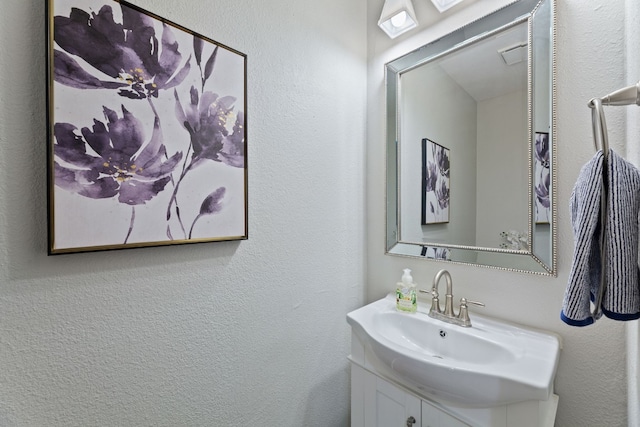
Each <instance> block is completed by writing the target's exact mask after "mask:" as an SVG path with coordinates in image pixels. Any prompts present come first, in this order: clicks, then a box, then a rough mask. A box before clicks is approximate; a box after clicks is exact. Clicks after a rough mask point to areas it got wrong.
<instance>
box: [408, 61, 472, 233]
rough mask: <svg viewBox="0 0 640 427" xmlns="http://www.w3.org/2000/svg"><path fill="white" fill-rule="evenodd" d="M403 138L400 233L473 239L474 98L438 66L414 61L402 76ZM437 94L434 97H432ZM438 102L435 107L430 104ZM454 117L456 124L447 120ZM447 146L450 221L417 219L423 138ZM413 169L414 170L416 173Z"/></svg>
mask: <svg viewBox="0 0 640 427" xmlns="http://www.w3.org/2000/svg"><path fill="white" fill-rule="evenodd" d="M401 91H402V92H401V96H402V100H403V101H402V105H401V111H403V114H402V120H401V122H400V123H401V124H400V132H401V135H402V141H404V142H403V143H402V144H403V145H402V149H401V157H400V163H401V164H402V166H401V173H400V183H401V184H400V187H401V191H400V197H401V198H402V205H403V206H405V207H406V209H403V210H402V212H401V215H400V225H401V227H402V228H401V234H400V236H401V239H402V240H404V241H406V242H436V243H437V242H455V243H456V244H459V245H473V244H474V243H475V239H476V224H475V214H474V212H475V210H476V191H475V190H476V188H475V181H476V135H477V131H476V117H477V107H476V101H475V100H474V99H473V98H472V97H471V96H470V95H469V94H468V93H467V92H465V91H464V90H463V89H462V88H461V87H460V85H458V84H457V83H456V82H454V81H453V79H451V77H449V76H448V75H447V74H446V73H445V72H444V71H442V68H441V67H440V66H431V67H429V66H427V67H419V68H416V69H415V70H412V71H411V72H408V73H405V74H403V76H402V85H401ZM435 100H437V101H435ZM436 103H437V106H438V108H437V111H429V112H428V113H427V111H428V110H434V109H433V106H434V104H436ZM451 117H455V118H456V120H455V124H452V123H451ZM423 138H429V139H430V140H432V141H434V142H436V143H438V144H440V145H442V146H444V147H446V148H448V149H449V159H450V162H451V164H452V165H453V167H452V169H451V176H450V181H449V184H450V186H451V187H450V188H455V190H453V191H452V192H451V200H450V205H449V222H448V223H446V224H431V225H427V226H423V225H421V217H420V216H421V212H422V197H421V196H422V179H421V175H420V174H421V172H422V139H423ZM416 174H417V175H416Z"/></svg>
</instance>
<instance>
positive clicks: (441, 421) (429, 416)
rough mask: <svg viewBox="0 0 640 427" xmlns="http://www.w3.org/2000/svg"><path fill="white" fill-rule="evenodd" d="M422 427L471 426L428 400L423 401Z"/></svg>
mask: <svg viewBox="0 0 640 427" xmlns="http://www.w3.org/2000/svg"><path fill="white" fill-rule="evenodd" d="M421 427H470V426H469V424H465V423H463V422H462V421H460V420H459V419H457V418H455V417H452V416H451V415H449V414H447V413H446V412H443V411H441V410H440V409H438V408H436V407H435V406H433V405H430V404H429V403H428V402H425V401H424V400H423V401H422V424H421Z"/></svg>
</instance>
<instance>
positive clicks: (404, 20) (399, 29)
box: [378, 0, 418, 39]
mask: <svg viewBox="0 0 640 427" xmlns="http://www.w3.org/2000/svg"><path fill="white" fill-rule="evenodd" d="M378 26H379V27H380V28H382V31H384V32H385V33H387V35H388V36H389V37H391V38H392V39H395V38H396V37H398V36H399V35H400V34H403V33H406V32H407V31H409V30H411V29H413V28H415V27H417V26H418V20H417V19H416V12H415V11H414V10H413V3H411V0H385V2H384V6H383V7H382V14H381V15H380V19H379V20H378Z"/></svg>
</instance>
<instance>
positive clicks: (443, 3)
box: [431, 0, 463, 13]
mask: <svg viewBox="0 0 640 427" xmlns="http://www.w3.org/2000/svg"><path fill="white" fill-rule="evenodd" d="M462 1H463V0H431V3H433V5H434V6H435V7H436V9H438V12H440V13H442V12H444V11H445V10H447V9H450V8H452V7H453V6H455V5H457V4H458V3H460V2H462Z"/></svg>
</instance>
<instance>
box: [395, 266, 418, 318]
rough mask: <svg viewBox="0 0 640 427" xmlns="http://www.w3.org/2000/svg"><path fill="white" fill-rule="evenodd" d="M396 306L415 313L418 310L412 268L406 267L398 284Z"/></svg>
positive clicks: (401, 309)
mask: <svg viewBox="0 0 640 427" xmlns="http://www.w3.org/2000/svg"><path fill="white" fill-rule="evenodd" d="M396 307H397V308H398V310H400V311H405V312H408V313H415V312H416V311H417V310H418V301H417V299H416V284H415V283H413V277H411V270H410V269H408V268H405V269H404V272H403V274H402V279H401V281H400V282H398V283H397V284H396Z"/></svg>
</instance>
